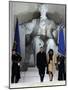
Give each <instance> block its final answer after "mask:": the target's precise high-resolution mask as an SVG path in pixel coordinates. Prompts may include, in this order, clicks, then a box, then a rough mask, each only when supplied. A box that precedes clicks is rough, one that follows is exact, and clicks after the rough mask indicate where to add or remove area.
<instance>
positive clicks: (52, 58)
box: [47, 49, 56, 81]
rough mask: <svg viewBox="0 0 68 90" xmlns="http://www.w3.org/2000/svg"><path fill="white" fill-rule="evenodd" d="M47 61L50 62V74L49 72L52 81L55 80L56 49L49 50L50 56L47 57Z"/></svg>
mask: <svg viewBox="0 0 68 90" xmlns="http://www.w3.org/2000/svg"><path fill="white" fill-rule="evenodd" d="M47 62H48V74H49V79H50V81H52V80H53V75H54V73H55V71H56V66H55V64H56V56H55V54H54V51H53V50H52V49H50V50H49V52H48V58H47Z"/></svg>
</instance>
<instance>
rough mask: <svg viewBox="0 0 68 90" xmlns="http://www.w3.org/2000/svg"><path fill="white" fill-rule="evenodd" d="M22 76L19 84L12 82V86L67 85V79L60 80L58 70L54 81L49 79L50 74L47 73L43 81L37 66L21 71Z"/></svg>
mask: <svg viewBox="0 0 68 90" xmlns="http://www.w3.org/2000/svg"><path fill="white" fill-rule="evenodd" d="M20 73H21V78H20V80H19V82H18V83H17V84H11V85H10V86H11V88H14V87H15V88H18V87H34V86H52V85H65V81H58V80H57V78H58V71H56V72H55V74H54V77H53V81H49V76H48V74H46V70H45V77H44V81H43V83H41V82H40V77H39V74H38V69H37V67H31V68H28V70H27V71H26V72H20Z"/></svg>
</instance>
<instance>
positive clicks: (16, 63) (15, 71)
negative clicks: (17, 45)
mask: <svg viewBox="0 0 68 90" xmlns="http://www.w3.org/2000/svg"><path fill="white" fill-rule="evenodd" d="M20 61H21V56H20V55H19V54H17V53H16V52H15V49H13V50H12V75H11V83H14V82H15V83H17V82H18V81H19V79H20Z"/></svg>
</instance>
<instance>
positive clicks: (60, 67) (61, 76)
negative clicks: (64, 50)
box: [58, 56, 66, 80]
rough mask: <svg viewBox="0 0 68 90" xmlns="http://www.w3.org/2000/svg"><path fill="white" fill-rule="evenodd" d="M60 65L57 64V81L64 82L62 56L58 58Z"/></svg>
mask: <svg viewBox="0 0 68 90" xmlns="http://www.w3.org/2000/svg"><path fill="white" fill-rule="evenodd" d="M59 59H60V63H59V64H58V80H66V75H65V73H66V72H65V64H64V60H65V58H64V56H61V57H59Z"/></svg>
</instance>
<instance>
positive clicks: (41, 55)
mask: <svg viewBox="0 0 68 90" xmlns="http://www.w3.org/2000/svg"><path fill="white" fill-rule="evenodd" d="M46 66H47V60H46V53H45V52H44V50H43V47H41V48H40V52H38V53H37V68H38V71H39V75H40V80H41V82H43V79H44V75H45V67H46Z"/></svg>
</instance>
